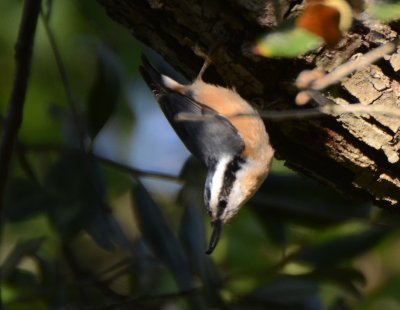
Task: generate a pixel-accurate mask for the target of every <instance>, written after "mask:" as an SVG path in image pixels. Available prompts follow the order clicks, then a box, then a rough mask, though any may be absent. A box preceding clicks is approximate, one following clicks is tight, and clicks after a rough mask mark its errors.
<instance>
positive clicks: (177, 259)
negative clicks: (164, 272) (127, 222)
mask: <svg viewBox="0 0 400 310" xmlns="http://www.w3.org/2000/svg"><path fill="white" fill-rule="evenodd" d="M132 198H133V202H134V210H135V214H136V217H137V220H138V222H139V226H140V230H141V232H142V234H143V237H144V239H145V240H146V242H147V243H148V244H149V246H150V247H151V249H152V250H153V252H154V253H155V254H156V256H157V257H158V258H159V259H160V260H162V261H163V262H164V264H165V265H166V266H167V267H168V269H169V270H170V271H171V272H172V274H173V276H174V277H175V279H176V281H177V283H178V285H179V286H180V287H181V289H184V290H188V289H191V288H192V276H191V273H190V267H189V264H188V262H187V259H186V257H185V255H184V252H183V249H182V246H181V245H180V243H179V241H178V239H177V238H176V237H175V235H174V233H173V232H172V230H171V228H170V227H169V226H168V223H167V221H166V220H165V217H164V214H163V212H162V210H161V209H160V207H159V206H158V205H157V204H156V203H155V201H154V200H153V199H152V197H151V196H150V194H149V193H148V192H147V190H146V189H145V188H144V187H143V185H142V184H141V183H140V182H139V181H137V184H136V185H135V186H134V187H133V190H132Z"/></svg>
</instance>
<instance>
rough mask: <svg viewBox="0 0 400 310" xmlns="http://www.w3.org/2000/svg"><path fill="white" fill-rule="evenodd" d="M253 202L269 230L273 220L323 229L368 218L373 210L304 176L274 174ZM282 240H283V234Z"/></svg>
mask: <svg viewBox="0 0 400 310" xmlns="http://www.w3.org/2000/svg"><path fill="white" fill-rule="evenodd" d="M250 203H251V206H252V210H253V211H254V212H256V214H257V218H258V219H260V221H263V222H264V223H265V224H266V226H267V227H269V225H270V220H269V219H271V218H272V219H273V220H274V221H276V223H278V222H279V221H283V222H285V221H286V222H287V221H294V222H300V223H302V224H305V225H311V226H315V227H323V226H327V225H333V224H337V223H340V222H343V221H348V220H350V219H354V218H363V219H364V218H368V216H369V214H370V211H371V205H370V204H368V203H365V202H360V201H354V200H351V199H348V198H347V197H345V196H343V195H340V194H339V193H337V192H336V191H334V190H332V189H329V188H327V187H323V186H321V185H320V184H318V183H316V182H314V181H311V180H308V179H305V178H304V177H300V176H297V175H278V174H274V173H272V174H270V175H269V176H268V178H267V180H266V182H265V183H264V184H263V186H262V187H261V189H260V190H259V192H258V193H257V194H256V195H255V196H254V198H253V199H252V200H251V201H250ZM282 233H283V231H282ZM281 237H282V241H284V235H282V236H281Z"/></svg>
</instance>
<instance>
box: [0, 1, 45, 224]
mask: <svg viewBox="0 0 400 310" xmlns="http://www.w3.org/2000/svg"><path fill="white" fill-rule="evenodd" d="M40 5H41V0H26V1H25V2H24V9H23V15H22V19H21V24H20V28H19V34H18V39H17V44H16V46H15V63H16V71H15V76H14V84H13V89H12V93H11V97H10V100H9V104H8V112H7V117H6V122H5V126H4V134H3V139H2V141H1V145H0V212H1V210H2V208H3V197H4V196H3V193H4V189H5V185H6V182H7V178H8V174H9V169H10V162H11V158H12V154H13V151H14V146H15V143H16V141H17V137H18V132H19V129H20V127H21V125H22V118H23V110H24V104H25V97H26V91H27V88H28V80H29V76H30V71H31V62H32V53H33V42H34V37H35V32H36V25H37V20H38V16H39V12H40ZM1 218H2V217H1ZM1 218H0V220H1Z"/></svg>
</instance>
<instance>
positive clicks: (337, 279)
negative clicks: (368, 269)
mask: <svg viewBox="0 0 400 310" xmlns="http://www.w3.org/2000/svg"><path fill="white" fill-rule="evenodd" d="M306 276H307V277H309V278H311V279H313V280H315V281H317V282H318V283H321V282H323V281H329V282H331V283H334V284H336V285H338V286H340V287H341V288H343V289H345V290H347V291H348V292H350V293H352V294H353V295H354V296H355V297H357V298H361V297H363V293H362V292H361V290H360V288H359V287H360V285H365V284H366V278H365V276H364V274H362V273H361V272H360V271H359V270H357V269H354V268H336V267H332V266H327V267H326V268H318V269H316V270H314V271H313V272H311V273H309V274H307V275H306Z"/></svg>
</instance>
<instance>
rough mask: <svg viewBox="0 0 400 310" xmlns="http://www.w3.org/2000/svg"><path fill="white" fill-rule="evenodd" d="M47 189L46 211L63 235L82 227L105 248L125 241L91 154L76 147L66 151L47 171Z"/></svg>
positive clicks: (75, 232)
mask: <svg viewBox="0 0 400 310" xmlns="http://www.w3.org/2000/svg"><path fill="white" fill-rule="evenodd" d="M46 189H47V190H48V192H49V194H50V195H51V197H52V201H53V203H52V204H50V205H49V208H48V213H49V215H50V218H51V220H52V222H53V224H54V225H55V227H56V228H57V229H58V231H59V232H60V233H61V235H62V236H63V237H64V238H67V239H68V238H71V237H73V236H75V235H76V234H77V233H79V232H80V231H82V230H84V229H85V230H86V231H87V232H88V233H89V234H90V235H91V236H92V237H93V239H94V241H96V243H97V244H98V245H100V246H101V247H103V248H104V249H105V250H113V249H114V245H115V244H119V245H124V246H125V245H126V244H127V240H126V237H125V234H124V232H123V230H122V228H121V227H120V226H119V224H118V222H117V221H116V220H115V218H114V217H113V216H112V213H111V210H110V208H109V206H108V204H107V201H106V196H107V190H106V187H105V184H104V180H103V177H102V174H101V169H100V165H99V164H98V163H97V162H96V161H95V160H94V159H93V158H92V157H90V156H89V155H87V154H84V153H82V152H80V151H76V150H69V151H66V152H65V153H64V154H62V156H61V157H60V160H59V161H58V162H57V163H56V164H55V165H54V166H53V167H52V169H51V170H50V172H49V173H48V175H47V178H46Z"/></svg>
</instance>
